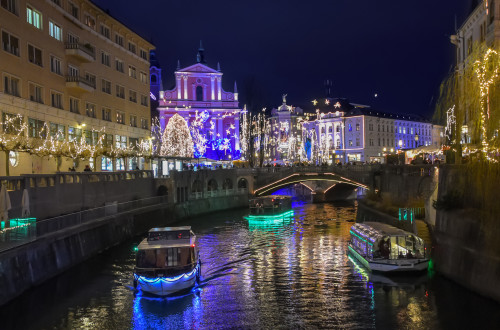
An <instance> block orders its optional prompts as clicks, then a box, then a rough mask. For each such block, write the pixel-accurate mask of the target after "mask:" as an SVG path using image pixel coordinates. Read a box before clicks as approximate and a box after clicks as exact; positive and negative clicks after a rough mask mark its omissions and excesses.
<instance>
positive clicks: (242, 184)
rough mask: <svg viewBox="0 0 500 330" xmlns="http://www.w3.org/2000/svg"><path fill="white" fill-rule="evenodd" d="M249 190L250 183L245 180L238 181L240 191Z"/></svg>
mask: <svg viewBox="0 0 500 330" xmlns="http://www.w3.org/2000/svg"><path fill="white" fill-rule="evenodd" d="M247 188H248V181H247V179H245V178H240V179H239V180H238V189H247Z"/></svg>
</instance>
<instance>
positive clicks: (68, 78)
mask: <svg viewBox="0 0 500 330" xmlns="http://www.w3.org/2000/svg"><path fill="white" fill-rule="evenodd" d="M66 82H76V83H82V84H85V85H87V86H89V87H92V88H94V89H95V82H94V81H90V80H89V79H87V78H85V77H80V76H66Z"/></svg>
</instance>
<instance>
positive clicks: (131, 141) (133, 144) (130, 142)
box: [128, 138, 139, 169]
mask: <svg viewBox="0 0 500 330" xmlns="http://www.w3.org/2000/svg"><path fill="white" fill-rule="evenodd" d="M128 145H129V147H130V148H132V149H134V150H137V147H138V146H139V139H137V138H128ZM135 166H136V165H134V166H133V167H129V169H134V168H135Z"/></svg>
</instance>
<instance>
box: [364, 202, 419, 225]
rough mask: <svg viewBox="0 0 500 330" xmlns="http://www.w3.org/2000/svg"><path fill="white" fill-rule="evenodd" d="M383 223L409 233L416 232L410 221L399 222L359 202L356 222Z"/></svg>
mask: <svg viewBox="0 0 500 330" xmlns="http://www.w3.org/2000/svg"><path fill="white" fill-rule="evenodd" d="M368 221H371V222H383V223H386V224H388V225H391V226H394V227H397V228H400V229H403V230H406V231H409V232H415V228H414V227H413V224H412V223H411V222H410V221H399V219H398V218H395V217H393V216H390V215H389V214H387V213H384V212H380V211H378V210H376V209H374V208H373V207H370V206H368V205H366V204H365V203H364V202H363V201H362V200H361V201H359V202H358V212H357V214H356V222H368Z"/></svg>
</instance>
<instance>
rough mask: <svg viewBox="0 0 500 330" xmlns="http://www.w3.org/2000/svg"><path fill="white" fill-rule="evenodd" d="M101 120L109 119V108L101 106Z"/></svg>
mask: <svg viewBox="0 0 500 330" xmlns="http://www.w3.org/2000/svg"><path fill="white" fill-rule="evenodd" d="M102 120H106V121H111V109H108V108H102Z"/></svg>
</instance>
